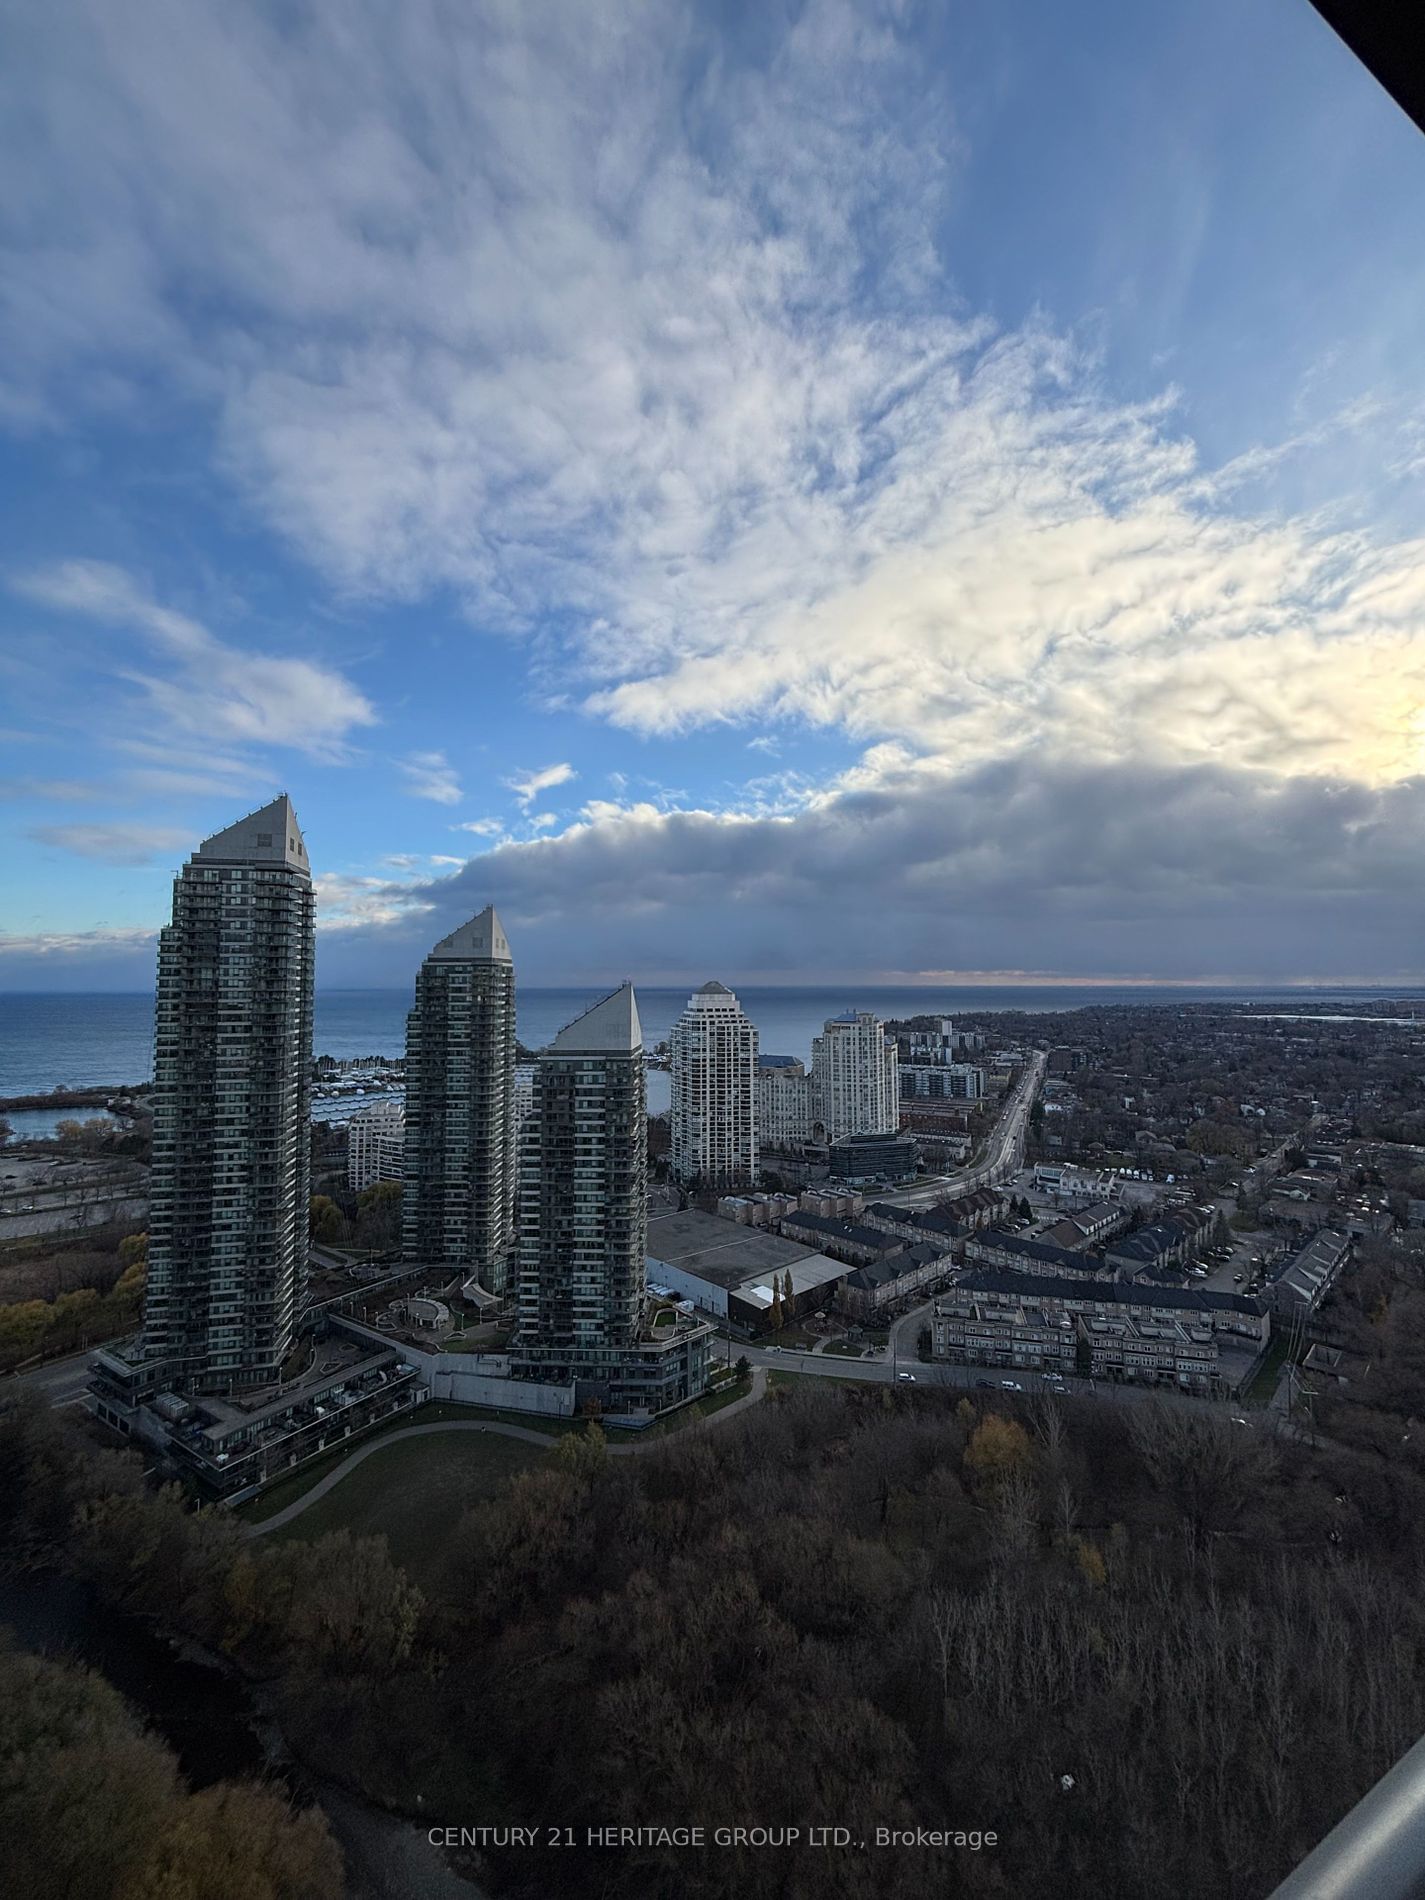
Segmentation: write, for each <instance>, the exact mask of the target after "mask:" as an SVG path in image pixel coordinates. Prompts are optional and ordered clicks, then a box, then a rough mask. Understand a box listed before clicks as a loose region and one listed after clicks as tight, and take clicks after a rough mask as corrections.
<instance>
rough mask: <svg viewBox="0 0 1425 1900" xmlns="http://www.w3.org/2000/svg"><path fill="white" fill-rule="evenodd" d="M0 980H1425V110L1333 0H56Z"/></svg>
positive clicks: (28, 126) (18, 150)
mask: <svg viewBox="0 0 1425 1900" xmlns="http://www.w3.org/2000/svg"><path fill="white" fill-rule="evenodd" d="M0 20H2V21H3V33H4V40H5V47H6V54H5V58H4V59H3V61H0V92H3V95H4V96H3V99H0V106H3V111H0V126H3V130H0V140H3V141H4V143H5V146H6V148H7V149H6V150H5V151H4V152H3V154H0V157H3V172H0V176H3V179H4V183H3V185H0V234H3V242H4V246H5V260H4V269H3V272H0V481H2V482H3V491H4V493H5V496H6V506H5V508H4V510H3V514H0V583H2V584H0V695H3V710H0V754H2V755H3V756H2V757H0V773H3V787H0V789H3V791H4V793H5V796H6V814H7V818H8V822H7V823H6V825H5V826H4V830H3V840H4V842H3V869H0V988H4V987H9V988H110V987H118V988H143V987H146V986H147V984H148V982H149V980H150V977H151V971H152V957H153V931H154V929H155V927H156V926H157V924H158V923H159V922H161V921H162V919H163V917H164V914H165V911H166V907H167V894H168V883H169V880H170V878H171V876H172V873H173V869H174V866H175V865H176V864H177V863H178V862H179V861H181V859H182V857H183V856H184V855H185V854H186V852H187V851H188V850H189V849H191V848H192V846H193V844H195V843H196V842H197V841H198V840H199V839H200V838H201V837H203V836H204V835H206V834H208V833H210V832H212V831H214V830H216V829H218V828H220V827H221V826H222V825H223V824H225V823H227V822H230V820H231V819H232V818H233V817H234V816H236V815H238V814H239V813H241V812H242V811H245V810H247V809H250V808H251V807H253V806H255V805H257V804H259V803H261V802H264V801H265V800H266V799H267V798H269V797H270V796H272V795H273V794H274V793H275V792H276V791H277V790H279V789H287V790H289V791H290V792H291V794H292V796H293V798H294V800H295V801H296V805H297V809H298V812H299V814H300V817H301V820H302V823H303V826H304V829H305V831H306V834H307V839H308V844H309V849H310V851H311V855H312V859H313V862H314V864H315V866H316V867H317V869H318V870H319V872H320V874H321V919H322V923H321V948H320V972H321V976H320V980H322V981H323V982H326V983H329V984H341V985H347V984H363V983H368V982H370V983H385V982H396V983H404V982H405V981H406V980H407V979H408V977H409V974H410V971H411V969H412V967H413V965H414V962H415V961H416V960H418V957H419V955H420V953H421V951H422V949H423V948H424V947H425V946H427V945H428V944H429V943H430V942H431V941H433V940H434V938H435V937H436V936H438V935H440V934H442V933H443V932H444V931H446V930H448V929H449V928H451V927H452V926H453V924H454V923H455V922H458V921H459V920H460V918H461V917H463V916H464V915H467V914H469V912H470V911H471V910H473V909H476V908H478V907H479V906H480V905H481V904H483V903H484V902H486V901H489V900H491V899H493V900H494V901H495V902H497V903H498V904H499V905H500V906H501V910H502V914H504V916H505V920H506V924H507V927H508V929H509V932H510V936H511V939H512V942H513V944H514V948H515V951H516V956H517V960H518V962H519V964H520V967H521V970H522V971H523V972H524V973H525V974H526V975H527V977H529V978H530V979H531V980H534V981H561V980H583V979H593V978H600V977H605V976H612V977H616V976H619V975H623V974H627V973H632V974H634V975H635V976H641V977H644V978H647V979H650V980H656V979H659V978H662V979H666V980H681V979H682V978H683V977H684V976H699V977H700V976H701V975H703V974H706V973H708V972H710V971H714V970H715V971H716V973H717V974H720V975H723V976H726V977H728V978H731V979H738V978H740V979H742V980H753V979H757V978H761V979H762V980H773V981H775V980H779V979H780V980H787V981H796V980H806V981H815V980H818V979H826V980H831V979H835V980H841V979H842V978H844V977H856V976H860V977H865V978H867V979H874V978H886V979H901V978H905V977H914V976H921V975H924V976H931V977H933V976H941V975H955V976H959V975H964V974H966V973H981V972H1005V973H1020V972H1034V973H1054V974H1061V975H1066V976H1082V977H1098V976H1102V977H1106V978H1114V977H1124V976H1156V977H1160V978H1163V979H1188V978H1196V977H1202V978H1218V979H1230V978H1241V979H1256V978H1261V979H1264V980H1270V981H1277V980H1284V979H1288V978H1301V979H1325V980H1332V979H1337V978H1340V979H1346V980H1361V979H1366V978H1378V979H1380V980H1383V981H1387V982H1389V981H1395V980H1406V979H1419V978H1421V977H1422V976H1425V950H1422V948H1421V945H1422V924H1425V917H1422V905H1421V902H1420V898H1419V895H1418V890H1419V883H1420V880H1419V872H1418V866H1419V864H1420V861H1421V845H1422V842H1425V839H1422V819H1425V795H1422V781H1421V776H1420V773H1421V745H1422V735H1423V734H1425V723H1423V722H1425V648H1423V647H1422V641H1421V632H1422V614H1425V562H1422V558H1421V556H1422V552H1425V542H1422V539H1421V536H1422V521H1425V512H1423V511H1422V501H1425V404H1423V403H1422V398H1421V395H1420V391H1419V386H1418V385H1419V376H1418V365H1419V339H1420V336H1421V334H1422V318H1423V317H1425V209H1423V208H1425V143H1422V141H1421V139H1420V137H1419V135H1418V134H1417V133H1416V132H1415V130H1414V129H1413V127H1411V126H1410V124H1409V122H1408V121H1407V120H1406V119H1405V118H1404V117H1403V116H1402V115H1401V114H1400V113H1399V112H1398V110H1397V109H1396V108H1395V107H1394V105H1393V104H1392V103H1391V101H1390V100H1389V99H1388V98H1387V97H1386V96H1385V95H1384V94H1383V93H1382V92H1381V91H1380V90H1379V89H1378V88H1377V87H1376V85H1375V83H1374V81H1372V80H1371V79H1370V77H1369V76H1368V75H1367V74H1366V73H1365V72H1364V71H1363V70H1362V69H1361V68H1360V67H1359V66H1358V65H1357V64H1356V63H1355V61H1354V60H1353V59H1352V57H1351V56H1350V55H1349V54H1348V53H1347V51H1346V50H1345V48H1344V47H1342V46H1341V45H1340V44H1339V43H1338V42H1337V41H1336V40H1335V38H1334V37H1333V36H1332V35H1331V33H1330V32H1329V31H1328V30H1327V29H1326V28H1325V26H1324V25H1323V24H1322V23H1321V21H1320V20H1319V19H1318V17H1317V16H1316V15H1315V13H1314V12H1313V11H1312V9H1311V8H1310V7H1309V6H1307V5H1305V4H1304V0H1233V3H1232V4H1227V3H1226V0H1194V3H1193V4H1187V0H1182V3H1181V4H1179V3H1177V0H1165V4H1162V5H1155V6H1152V7H1143V6H1141V5H1130V4H1116V3H1115V4H1108V3H1107V0H1090V3H1089V4H1088V5H1086V6H1083V7H1075V8H1065V7H1062V6H1058V5H1052V4H1048V3H1047V0H1037V3H1033V4H1032V3H1031V0H994V3H991V0H967V3H966V4H959V5H955V6H952V7H939V6H924V7H919V6H915V5H909V4H903V5H896V4H892V5H885V6H873V5H864V6H858V5H850V4H834V3H832V0H826V3H825V4H808V5H806V6H786V7H777V6H775V5H773V6H767V5H757V6H751V5H746V6H728V7H724V8H716V7H712V6H676V5H652V4H650V5H646V6H619V7H606V8H599V7H593V8H579V9H574V8H571V7H568V6H540V5H537V4H526V5H515V4H505V5H490V4H463V3H462V4H460V5H454V4H451V5H442V4H436V3H435V0H410V3H409V4H406V5H403V6H402V7H401V8H400V9H393V8H390V7H387V6H383V5H377V4H374V0H373V3H372V4H360V3H359V0H342V3H341V4H335V3H334V0H333V3H332V4H327V5H298V6H285V5H284V6H280V7H276V6H274V7H263V6H261V5H254V6H251V7H245V8H237V9H234V8H222V7H219V6H216V5H212V4H202V3H201V0H181V3H180V0H173V3H172V4H162V3H161V0H145V4H143V5H135V6H133V7H128V6H114V5H112V4H99V3H98V0H94V4H84V0H54V4H51V5H49V6H47V7H45V8H43V9H36V8H26V7H22V6H20V5H18V4H6V5H4V6H3V7H0Z"/></svg>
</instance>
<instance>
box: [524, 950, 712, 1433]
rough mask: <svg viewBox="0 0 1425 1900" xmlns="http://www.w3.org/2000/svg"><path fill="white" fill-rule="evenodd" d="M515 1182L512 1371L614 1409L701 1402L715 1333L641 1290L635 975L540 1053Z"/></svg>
mask: <svg viewBox="0 0 1425 1900" xmlns="http://www.w3.org/2000/svg"><path fill="white" fill-rule="evenodd" d="M519 1179H520V1196H519V1212H520V1218H519V1253H518V1259H519V1317H518V1327H517V1331H516V1334H515V1338H514V1339H513V1340H512V1342H511V1345H510V1355H509V1357H510V1370H511V1373H512V1375H513V1376H515V1377H517V1378H537V1379H547V1380H551V1381H554V1382H556V1383H565V1382H569V1381H572V1382H573V1383H574V1384H575V1385H576V1387H577V1389H578V1392H579V1396H580V1402H581V1403H584V1402H586V1401H592V1402H596V1403H597V1404H599V1405H600V1406H602V1407H603V1408H604V1409H605V1410H609V1411H612V1412H615V1413H618V1412H629V1413H634V1414H637V1413H644V1414H647V1413H652V1412H659V1411H663V1410H665V1409H667V1408H668V1407H669V1406H672V1405H676V1404H678V1403H680V1402H681V1401H683V1400H685V1399H689V1398H695V1397H696V1396H697V1395H698V1394H699V1393H700V1392H701V1391H703V1390H704V1388H705V1387H706V1384H707V1376H708V1360H709V1341H710V1337H711V1328H710V1327H708V1326H707V1324H706V1323H705V1322H702V1321H698V1320H695V1319H691V1318H689V1317H688V1316H686V1315H684V1314H681V1313H679V1312H678V1311H677V1309H676V1307H674V1306H661V1307H657V1308H651V1307H650V1305H649V1302H648V1300H647V1297H646V1290H647V1268H646V1254H647V1235H648V1160H647V1107H646V1099H645V1078H644V1061H643V1030H642V1026H641V1025H640V1023H639V1019H638V1004H637V1002H636V1000H635V998H634V993H633V987H632V985H631V984H628V983H625V984H623V985H622V987H621V988H619V989H617V990H615V991H614V992H613V994H612V995H610V996H606V997H604V998H603V1000H602V1001H601V1002H598V1003H596V1004H594V1006H593V1008H592V1009H589V1010H586V1011H585V1012H584V1014H583V1015H582V1016H580V1017H579V1018H578V1019H577V1020H576V1021H574V1022H572V1023H570V1024H569V1025H568V1027H567V1028H564V1029H562V1030H560V1032H559V1034H558V1035H557V1036H556V1037H555V1038H554V1041H553V1042H552V1043H551V1044H550V1045H549V1047H548V1048H547V1049H545V1050H544V1051H543V1052H542V1053H541V1055H540V1057H539V1062H538V1064H537V1068H536V1074H535V1084H534V1109H533V1111H532V1113H531V1114H530V1116H529V1117H528V1119H527V1121H526V1122H525V1125H524V1128H523V1131H522V1133H521V1137H520V1177H519ZM713 1225H714V1226H715V1227H717V1229H718V1231H719V1232H720V1233H722V1234H727V1233H729V1232H732V1231H736V1230H734V1229H732V1228H730V1226H729V1225H728V1224H726V1223H723V1222H718V1221H714V1222H713Z"/></svg>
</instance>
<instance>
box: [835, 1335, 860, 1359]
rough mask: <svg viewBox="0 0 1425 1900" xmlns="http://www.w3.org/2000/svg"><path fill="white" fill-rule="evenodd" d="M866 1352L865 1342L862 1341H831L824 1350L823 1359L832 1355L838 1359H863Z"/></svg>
mask: <svg viewBox="0 0 1425 1900" xmlns="http://www.w3.org/2000/svg"><path fill="white" fill-rule="evenodd" d="M866 1350H867V1349H866V1342H865V1341H864V1340H862V1339H833V1340H832V1342H831V1344H830V1345H829V1346H828V1347H827V1349H826V1353H825V1357H826V1358H828V1359H829V1358H831V1357H832V1356H833V1354H834V1355H835V1357H836V1358H838V1359H864V1358H865V1357H866Z"/></svg>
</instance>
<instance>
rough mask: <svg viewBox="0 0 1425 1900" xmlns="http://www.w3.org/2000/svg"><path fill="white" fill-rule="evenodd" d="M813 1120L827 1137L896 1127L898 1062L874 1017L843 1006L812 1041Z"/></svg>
mask: <svg viewBox="0 0 1425 1900" xmlns="http://www.w3.org/2000/svg"><path fill="white" fill-rule="evenodd" d="M811 1107H812V1119H813V1121H814V1122H815V1123H819V1124H820V1126H821V1127H822V1129H823V1130H824V1131H825V1139H826V1140H827V1141H840V1140H841V1139H842V1138H843V1137H844V1136H846V1135H879V1134H886V1133H888V1132H889V1131H890V1130H892V1129H895V1128H899V1126H900V1062H899V1058H898V1057H897V1054H896V1045H895V1043H894V1042H893V1041H892V1040H891V1038H890V1037H889V1036H888V1035H887V1034H886V1032H885V1029H884V1028H883V1027H882V1024H881V1020H880V1018H879V1017H878V1016H873V1015H872V1014H871V1013H870V1011H869V1010H847V1011H846V1013H845V1015H842V1016H833V1017H832V1018H831V1019H830V1020H829V1021H828V1022H827V1024H826V1025H825V1027H824V1028H823V1030H822V1033H821V1034H820V1035H819V1036H818V1037H817V1038H816V1039H815V1041H814V1042H813V1043H812V1056H811Z"/></svg>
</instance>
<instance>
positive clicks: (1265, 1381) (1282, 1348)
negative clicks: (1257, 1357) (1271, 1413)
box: [1242, 1333, 1291, 1405]
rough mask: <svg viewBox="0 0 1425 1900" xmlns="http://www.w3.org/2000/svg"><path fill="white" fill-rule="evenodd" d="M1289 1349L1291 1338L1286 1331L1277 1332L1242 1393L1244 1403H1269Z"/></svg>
mask: <svg viewBox="0 0 1425 1900" xmlns="http://www.w3.org/2000/svg"><path fill="white" fill-rule="evenodd" d="M1290 1349H1291V1340H1290V1337H1289V1336H1288V1335H1287V1334H1286V1333H1278V1334H1277V1336H1276V1338H1275V1339H1273V1340H1272V1342H1271V1344H1270V1345H1269V1346H1268V1347H1267V1350H1266V1353H1265V1355H1264V1357H1263V1359H1262V1363H1261V1364H1260V1365H1259V1366H1258V1367H1257V1370H1256V1371H1255V1372H1254V1373H1253V1374H1252V1377H1251V1379H1250V1380H1249V1381H1248V1384H1247V1389H1246V1391H1245V1392H1244V1393H1243V1394H1242V1403H1243V1404H1244V1405H1270V1404H1271V1401H1272V1395H1273V1393H1274V1392H1275V1391H1276V1389H1277V1381H1278V1380H1279V1379H1280V1378H1281V1375H1282V1367H1283V1366H1284V1365H1285V1364H1286V1360H1287V1353H1288V1352H1289V1351H1290Z"/></svg>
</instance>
